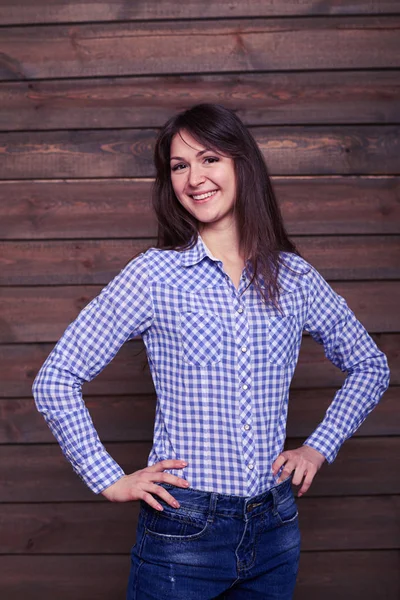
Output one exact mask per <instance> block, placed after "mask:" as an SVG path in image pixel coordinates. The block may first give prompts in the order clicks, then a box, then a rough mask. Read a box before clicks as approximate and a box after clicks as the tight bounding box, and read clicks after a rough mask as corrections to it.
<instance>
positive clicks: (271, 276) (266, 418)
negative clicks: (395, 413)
mask: <svg viewBox="0 0 400 600" xmlns="http://www.w3.org/2000/svg"><path fill="white" fill-rule="evenodd" d="M155 165H156V171H157V176H156V181H155V187H154V206H155V211H156V213H157V217H158V222H159V239H158V247H157V248H150V249H149V250H147V251H146V252H143V253H142V254H141V255H140V256H138V257H136V258H134V259H133V260H132V261H130V262H129V263H128V265H127V266H126V267H124V268H123V269H122V270H121V271H120V273H119V274H118V275H117V276H116V277H115V278H114V279H113V280H112V281H111V282H110V283H109V284H108V285H107V286H106V287H105V288H104V289H103V290H102V292H101V293H100V294H99V295H98V296H97V297H96V298H94V300H92V301H91V302H90V303H89V304H88V305H87V306H86V308H84V309H83V310H82V311H81V313H80V314H79V315H78V317H77V319H76V320H75V321H74V322H73V323H71V324H70V325H69V326H68V328H67V329H66V331H65V332H64V334H63V336H62V337H61V339H60V340H59V342H58V343H57V345H56V346H55V348H54V350H53V351H52V352H51V354H50V355H49V357H48V358H47V360H46V362H45V363H44V365H43V366H42V368H41V370H40V372H39V374H38V375H37V378H36V380H35V382H34V386H33V391H34V396H35V399H36V403H37V407H38V409H39V410H40V411H41V412H42V413H43V415H44V416H45V418H46V420H47V422H48V424H49V426H50V428H51V430H52V431H53V433H54V435H55V436H56V438H57V440H58V441H59V443H60V445H61V447H62V449H63V452H64V453H65V456H66V457H67V458H68V460H69V461H70V462H71V463H72V466H73V468H74V470H75V471H76V472H77V473H78V475H79V476H80V477H81V478H82V479H83V480H84V481H85V482H86V484H87V485H88V486H89V487H90V488H91V489H92V490H93V491H94V492H96V493H100V492H101V493H102V494H103V495H104V496H105V497H106V498H107V499H109V500H111V501H115V502H129V501H132V500H140V501H141V512H140V517H139V522H138V529H137V537H136V544H135V546H134V547H133V549H132V567H131V575H130V580H129V585H128V593H127V598H128V599H130V600H133V599H136V600H150V599H153V600H155V599H157V600H162V599H169V600H192V599H193V600H211V599H212V598H227V599H231V600H233V599H240V600H246V599H256V598H257V599H266V600H288V599H290V598H292V594H293V589H294V586H295V581H296V574H297V569H298V561H299V551H300V533H299V528H298V522H297V506H296V501H295V498H294V495H293V491H292V483H293V484H294V485H296V486H301V487H300V490H299V494H298V495H299V496H301V495H302V494H304V493H305V492H306V491H307V490H308V489H309V487H310V485H311V483H312V481H313V478H314V476H315V474H316V473H317V471H318V470H319V469H320V467H321V465H322V463H323V462H324V461H325V460H327V461H328V462H329V463H331V462H332V461H333V460H334V458H335V456H336V454H337V452H338V450H339V448H340V446H341V444H342V443H343V442H344V441H345V440H346V439H347V438H348V437H349V436H351V435H352V434H353V433H354V432H355V430H356V429H357V428H358V427H359V426H360V425H361V423H362V422H363V421H364V419H365V418H366V416H367V415H368V413H369V412H370V411H371V410H372V409H373V407H374V406H375V405H376V403H377V402H378V401H379V399H380V397H381V395H382V394H383V392H384V391H385V389H386V388H387V385H388V367H387V361H386V358H385V356H384V355H383V354H382V352H380V351H379V349H378V348H377V346H376V345H375V343H374V342H373V340H372V339H371V337H370V336H369V335H368V333H367V332H366V330H365V329H364V328H363V326H362V325H361V323H360V322H359V321H358V320H357V319H356V318H355V316H354V314H353V313H352V311H351V310H350V309H349V308H348V307H347V305H346V302H345V301H344V299H343V298H341V297H340V296H338V295H337V294H336V293H335V292H334V291H333V290H332V288H331V287H330V286H329V285H328V284H327V283H326V281H325V280H324V279H323V278H322V277H321V275H319V273H318V272H317V271H316V270H315V269H314V268H313V267H312V266H311V265H310V264H308V263H307V262H306V261H305V260H303V259H302V258H301V257H300V255H299V253H298V252H297V250H296V248H295V246H294V245H293V243H292V242H291V241H290V240H289V239H288V236H287V233H286V231H285V228H284V226H283V223H282V217H281V214H280V211H279V208H278V205H277V202H276V199H275V196H274V193H273V190H272V187H271V183H270V180H269V177H268V174H267V168H266V165H265V163H264V160H263V157H262V154H261V152H260V150H259V148H258V146H257V144H256V143H255V141H254V139H253V138H252V136H251V135H250V133H249V131H248V130H247V129H246V127H245V126H244V125H243V123H242V122H241V121H240V119H239V118H238V117H237V116H236V115H235V114H234V112H232V111H231V110H228V109H226V108H224V107H222V106H220V105H215V104H200V105H197V106H194V107H193V108H191V109H190V110H187V111H185V112H183V113H180V114H178V115H177V116H175V117H173V118H171V119H170V120H169V121H168V122H167V123H166V125H165V126H164V127H163V129H162V130H161V132H160V134H159V137H158V140H157V143H156V148H155ZM303 330H306V331H308V332H309V333H310V334H311V336H312V337H313V338H314V339H315V340H316V341H317V342H318V343H321V344H323V345H324V349H325V353H326V355H327V357H328V358H329V359H330V360H331V361H332V362H333V363H334V364H335V365H336V366H337V367H339V368H340V369H341V370H343V371H347V378H346V380H345V383H344V385H343V387H342V388H341V389H340V390H339V391H338V392H337V393H336V395H335V397H334V399H333V401H332V403H331V405H330V407H329V409H328V411H327V412H326V415H325V417H324V419H323V420H322V422H321V423H320V424H319V425H318V427H317V428H316V430H315V431H314V432H312V433H311V434H310V436H309V437H308V439H307V440H305V442H304V444H303V445H301V446H300V447H299V448H296V449H294V450H287V451H284V450H283V448H284V442H285V427H286V417H287V407H288V390H289V385H290V382H291V379H292V376H293V372H294V369H295V366H296V362H297V357H298V354H299V349H300V343H301V337H302V332H303ZM137 335H141V336H142V337H143V340H144V343H145V346H146V350H147V355H148V360H149V365H150V369H151V373H152V376H153V380H154V385H155V389H156V393H157V409H156V420H155V428H154V440H153V447H152V450H151V453H150V456H149V459H148V466H147V467H145V468H143V469H142V470H140V471H137V472H135V473H131V474H125V473H124V472H123V471H122V469H121V467H120V466H119V465H118V464H117V463H116V462H115V461H114V460H113V459H112V458H111V456H110V455H109V454H108V453H107V452H106V450H105V448H104V447H103V445H102V444H101V442H100V440H99V438H98V435H97V433H96V431H95V429H94V427H93V424H92V421H91V419H90V416H89V414H88V412H87V410H86V408H85V405H84V402H83V400H82V394H81V386H82V383H83V382H84V381H90V380H91V379H93V378H94V377H95V376H96V375H97V374H98V373H99V372H100V371H101V370H102V369H103V368H104V367H105V366H106V365H107V364H108V363H109V362H110V361H111V360H112V358H113V357H114V356H115V354H116V353H117V352H118V350H119V348H120V347H121V346H122V344H123V343H124V342H126V341H127V340H129V339H131V338H133V337H135V336H137Z"/></svg>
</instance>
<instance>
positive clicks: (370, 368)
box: [273, 267, 389, 495]
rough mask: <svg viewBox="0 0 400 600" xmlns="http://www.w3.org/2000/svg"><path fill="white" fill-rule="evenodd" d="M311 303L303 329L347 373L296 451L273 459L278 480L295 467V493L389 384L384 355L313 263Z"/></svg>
mask: <svg viewBox="0 0 400 600" xmlns="http://www.w3.org/2000/svg"><path fill="white" fill-rule="evenodd" d="M307 277H308V278H309V296H308V298H309V303H308V311H307V319H306V322H305V325H304V329H305V330H306V331H308V332H309V333H310V335H311V336H312V337H313V339H314V340H315V341H316V342H318V343H319V344H323V346H324V350H325V355H326V357H327V358H328V359H329V360H330V361H331V362H332V363H333V364H334V365H335V366H337V367H338V368H339V369H341V370H342V371H345V372H347V377H346V380H345V382H344V384H343V386H342V387H341V389H340V390H338V392H337V393H336V394H335V396H334V398H333V400H332V402H331V404H330V406H329V408H328V410H327V411H326V413H325V417H324V419H323V420H322V421H321V423H320V424H319V425H318V426H317V428H316V429H315V430H314V432H313V433H312V434H311V435H310V436H309V437H308V438H307V439H306V441H305V442H304V444H303V446H302V447H300V448H297V449H296V450H291V451H286V452H282V453H281V454H280V455H279V456H278V457H277V459H276V461H275V462H274V464H273V470H274V472H275V473H276V472H277V471H278V470H279V469H280V467H281V466H282V465H283V464H284V465H285V467H284V469H283V471H282V473H281V476H280V480H283V479H284V478H286V477H287V476H289V475H290V473H291V472H292V471H293V470H295V475H294V477H293V483H295V484H296V485H300V483H301V481H302V480H303V477H305V480H304V483H303V486H302V488H301V489H300V492H299V495H302V494H303V493H305V492H306V491H307V489H308V488H309V487H310V485H311V482H312V479H313V477H314V475H315V473H316V472H317V471H318V470H319V468H320V467H321V465H322V463H323V462H324V460H325V459H326V460H327V461H328V462H329V463H332V462H333V461H334V459H335V458H336V455H337V453H338V451H339V449H340V447H341V445H342V444H343V442H344V441H345V440H346V439H347V438H349V437H350V436H351V435H353V433H354V432H355V431H356V430H357V429H358V428H359V427H360V425H361V424H362V423H363V421H364V420H365V419H366V417H367V416H368V414H369V413H370V412H371V411H372V409H373V408H374V407H375V406H376V404H377V403H378V402H379V400H380V398H381V396H382V394H383V393H384V392H385V390H386V389H387V387H388V385H389V367H388V363H387V359H386V356H385V355H384V354H383V352H381V351H380V350H379V348H378V347H377V345H376V344H375V342H374V340H373V339H372V338H371V336H370V335H369V334H368V332H367V331H366V329H365V328H364V327H363V325H362V324H361V323H360V321H358V319H357V318H356V317H355V315H354V313H353V312H352V311H351V310H350V308H349V307H348V306H347V304H346V301H345V300H344V298H342V297H341V296H339V294H337V293H336V292H334V290H333V289H332V288H331V286H330V285H329V284H328V283H327V282H326V281H325V279H324V278H323V277H322V276H321V275H320V274H319V273H318V272H317V271H316V270H315V269H314V268H313V267H311V269H310V272H309V273H308V274H307Z"/></svg>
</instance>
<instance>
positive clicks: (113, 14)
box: [0, 0, 398, 25]
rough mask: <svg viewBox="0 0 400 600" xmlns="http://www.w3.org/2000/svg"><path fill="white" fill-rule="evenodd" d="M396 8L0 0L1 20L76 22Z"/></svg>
mask: <svg viewBox="0 0 400 600" xmlns="http://www.w3.org/2000/svg"><path fill="white" fill-rule="evenodd" d="M397 9H398V4H397V3H396V0H382V1H381V2H377V1H370V2H366V1H365V0H351V1H348V2H343V1H342V0H328V1H325V2H320V1H318V0H302V1H301V2H299V1H298V0H280V1H279V0H278V1H276V0H251V1H250V2H243V1H239V0H220V1H219V2H204V1H203V0H202V1H200V0H187V1H186V2H184V3H182V2H179V3H177V2H175V1H173V0H163V2H155V1H151V0H147V1H146V2H143V1H142V2H128V3H127V2H125V1H124V0H113V1H112V2H110V0H90V1H89V0H67V1H65V0H36V1H35V3H34V4H32V2H31V1H30V0H17V1H16V2H11V1H10V0H3V2H2V3H1V6H0V24H1V25H8V24H22V23H26V24H31V23H79V22H81V21H84V22H85V21H86V22H87V21H115V20H117V21H121V20H123V21H130V20H141V19H146V20H147V19H196V18H208V19H210V18H216V17H217V18H232V17H280V16H292V15H295V16H315V15H357V14H370V15H374V14H385V13H393V12H396V11H397Z"/></svg>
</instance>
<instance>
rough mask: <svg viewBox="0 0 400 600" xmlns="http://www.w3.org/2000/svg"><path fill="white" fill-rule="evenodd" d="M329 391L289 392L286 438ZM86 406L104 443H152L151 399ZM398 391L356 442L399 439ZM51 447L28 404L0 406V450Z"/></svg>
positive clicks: (102, 400)
mask: <svg viewBox="0 0 400 600" xmlns="http://www.w3.org/2000/svg"><path fill="white" fill-rule="evenodd" d="M333 396H334V392H333V390H332V389H329V388H328V389H317V390H312V389H311V390H296V389H295V390H293V391H292V392H291V394H290V403H289V416H288V424H287V435H288V436H289V437H293V438H294V437H304V438H306V437H307V436H308V435H309V433H310V432H311V431H313V430H314V429H315V428H316V427H317V425H318V423H319V422H320V421H321V420H322V418H323V416H324V413H325V411H326V409H327V408H328V406H329V404H330V402H331V401H332V399H333ZM85 400H86V406H87V408H88V409H89V411H90V414H91V416H92V418H93V422H94V424H95V427H96V429H97V431H98V432H99V435H100V438H101V439H102V440H103V441H104V442H130V441H149V440H151V439H152V437H153V427H154V416H155V404H156V397H155V395H154V394H147V395H138V396H107V397H96V396H94V397H89V398H86V399H85ZM399 400H400V388H399V387H394V386H393V387H391V388H389V389H388V390H387V392H386V393H385V394H384V396H383V398H382V400H381V401H380V403H379V404H378V406H377V407H376V408H375V409H374V410H373V411H372V413H371V414H370V415H369V416H368V418H367V420H366V421H365V422H364V424H363V425H362V426H361V427H360V428H359V429H358V430H357V431H356V433H355V434H354V435H356V436H384V435H399V436H400V411H399V410H398V403H399ZM49 442H50V443H51V442H54V438H53V435H52V434H51V432H50V429H49V428H48V427H47V424H46V422H45V421H44V419H43V417H42V415H41V414H40V413H39V412H38V411H37V409H36V406H35V403H34V401H33V399H32V398H10V399H6V398H5V399H2V400H0V444H37V443H49Z"/></svg>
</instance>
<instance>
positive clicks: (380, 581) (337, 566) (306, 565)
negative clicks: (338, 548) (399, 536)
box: [293, 550, 400, 600]
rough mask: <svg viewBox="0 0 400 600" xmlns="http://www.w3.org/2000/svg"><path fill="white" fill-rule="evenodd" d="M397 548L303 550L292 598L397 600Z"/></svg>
mask: <svg viewBox="0 0 400 600" xmlns="http://www.w3.org/2000/svg"><path fill="white" fill-rule="evenodd" d="M399 562H400V555H399V552H397V551H392V552H390V551H384V550H382V551H375V552H373V551H365V552H360V551H359V552H339V553H334V552H319V553H314V552H310V553H308V552H307V553H304V554H302V556H301V558H300V568H299V576H298V579H297V585H296V590H295V593H294V597H293V600H320V598H323V599H324V600H337V599H338V598H341V600H353V599H354V598H362V599H363V600H375V599H376V598H379V597H381V598H382V599H383V598H385V600H397V598H398V596H399V593H400V577H399Z"/></svg>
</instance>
